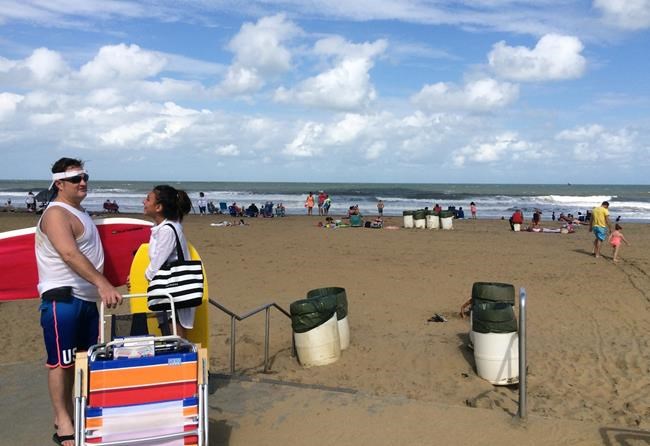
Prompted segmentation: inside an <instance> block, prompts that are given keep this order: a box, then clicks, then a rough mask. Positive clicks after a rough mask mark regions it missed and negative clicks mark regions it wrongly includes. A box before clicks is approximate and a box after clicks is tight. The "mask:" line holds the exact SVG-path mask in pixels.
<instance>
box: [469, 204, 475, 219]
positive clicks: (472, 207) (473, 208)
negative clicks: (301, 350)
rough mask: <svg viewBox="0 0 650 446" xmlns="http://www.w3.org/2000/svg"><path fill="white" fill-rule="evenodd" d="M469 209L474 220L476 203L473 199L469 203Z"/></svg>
mask: <svg viewBox="0 0 650 446" xmlns="http://www.w3.org/2000/svg"><path fill="white" fill-rule="evenodd" d="M469 211H470V212H471V213H472V220H476V203H474V202H473V201H472V202H471V203H470V204H469Z"/></svg>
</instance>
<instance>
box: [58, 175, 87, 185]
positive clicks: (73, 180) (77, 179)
mask: <svg viewBox="0 0 650 446" xmlns="http://www.w3.org/2000/svg"><path fill="white" fill-rule="evenodd" d="M89 178H90V176H89V175H88V174H87V173H82V174H80V175H75V176H73V177H70V178H62V179H61V181H67V182H68V183H72V184H79V183H81V180H83V181H85V182H86V183H87V182H88V179H89Z"/></svg>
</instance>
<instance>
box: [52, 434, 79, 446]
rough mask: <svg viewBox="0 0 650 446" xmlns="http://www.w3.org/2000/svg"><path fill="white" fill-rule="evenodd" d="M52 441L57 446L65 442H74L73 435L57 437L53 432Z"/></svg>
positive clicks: (61, 445)
mask: <svg viewBox="0 0 650 446" xmlns="http://www.w3.org/2000/svg"><path fill="white" fill-rule="evenodd" d="M52 441H53V442H55V443H56V444H58V445H59V446H63V443H64V442H66V441H74V435H72V434H71V435H59V434H57V433H56V432H54V435H52Z"/></svg>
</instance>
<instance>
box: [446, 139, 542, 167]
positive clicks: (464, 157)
mask: <svg viewBox="0 0 650 446" xmlns="http://www.w3.org/2000/svg"><path fill="white" fill-rule="evenodd" d="M547 155H548V154H546V153H544V152H543V151H542V150H541V148H540V147H539V145H538V144H534V143H530V142H528V141H525V140H523V139H520V138H519V136H518V135H517V133H515V132H505V133H502V134H500V135H497V136H495V137H493V138H490V139H489V140H487V141H486V140H482V139H479V140H476V141H474V142H472V143H471V144H468V145H466V146H464V147H462V148H461V149H459V150H456V151H454V152H453V153H452V161H453V163H454V165H456V166H457V167H463V166H464V165H466V164H467V163H478V164H487V163H495V162H497V161H503V160H506V159H511V160H519V159H539V158H542V156H547Z"/></svg>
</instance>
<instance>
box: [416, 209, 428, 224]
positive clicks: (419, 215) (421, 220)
mask: <svg viewBox="0 0 650 446" xmlns="http://www.w3.org/2000/svg"><path fill="white" fill-rule="evenodd" d="M413 221H414V225H415V228H416V229H425V228H426V227H427V214H426V211H424V210H423V209H419V210H417V211H415V212H414V213H413Z"/></svg>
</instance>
